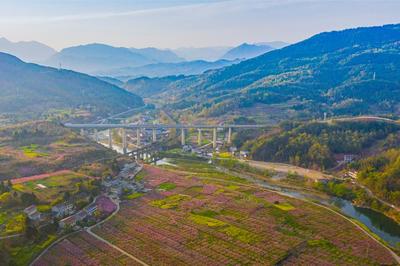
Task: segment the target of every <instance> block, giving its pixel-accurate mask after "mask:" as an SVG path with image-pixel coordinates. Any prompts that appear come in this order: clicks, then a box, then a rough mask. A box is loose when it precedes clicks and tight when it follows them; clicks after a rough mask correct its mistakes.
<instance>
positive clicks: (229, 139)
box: [228, 127, 232, 145]
mask: <svg viewBox="0 0 400 266" xmlns="http://www.w3.org/2000/svg"><path fill="white" fill-rule="evenodd" d="M231 143H232V128H231V127H230V128H228V144H229V145H230V144H231Z"/></svg>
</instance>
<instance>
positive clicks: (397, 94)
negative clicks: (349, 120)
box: [156, 24, 400, 119]
mask: <svg viewBox="0 0 400 266" xmlns="http://www.w3.org/2000/svg"><path fill="white" fill-rule="evenodd" d="M183 83H184V84H185V86H182V85H181V84H183ZM168 88H170V89H169V90H168V91H164V92H162V95H157V96H156V97H158V98H162V99H164V101H165V102H166V103H168V104H167V106H168V105H170V106H171V107H174V108H176V107H177V106H180V107H181V111H182V112H183V113H185V112H187V111H188V110H190V111H192V112H195V113H197V114H199V115H203V116H221V115H223V114H228V113H230V112H233V111H235V113H238V112H239V113H240V110H245V109H246V110H248V109H249V108H253V107H254V108H255V107H257V108H256V109H254V110H253V111H252V112H250V111H249V114H251V115H255V113H254V112H255V111H257V112H259V113H261V114H264V115H260V119H261V118H265V117H266V115H270V114H271V109H269V108H271V107H272V106H279V108H281V109H280V110H279V111H278V112H277V113H278V114H282V113H285V112H287V113H290V114H292V115H295V116H297V117H299V118H301V117H310V116H311V117H322V115H323V112H328V114H329V115H346V114H366V113H373V114H385V113H389V114H400V108H399V104H400V24H398V25H386V26H381V27H368V28H357V29H349V30H344V31H335V32H326V33H321V34H318V35H315V36H313V37H311V38H310V39H307V40H305V41H302V42H299V43H297V44H294V45H290V46H287V47H284V48H282V49H280V50H274V51H271V52H268V53H266V54H263V55H261V56H258V57H256V58H253V59H250V60H247V61H243V62H241V63H239V64H235V65H232V66H229V67H225V68H222V69H218V70H213V71H208V72H207V73H205V74H202V75H199V76H197V77H195V78H193V77H190V81H188V80H185V79H184V80H179V81H175V82H174V83H173V84H168ZM172 96H173V97H172ZM268 110H269V111H268Z"/></svg>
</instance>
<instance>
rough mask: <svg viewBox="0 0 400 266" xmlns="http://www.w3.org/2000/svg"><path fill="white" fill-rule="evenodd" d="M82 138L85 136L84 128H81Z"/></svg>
mask: <svg viewBox="0 0 400 266" xmlns="http://www.w3.org/2000/svg"><path fill="white" fill-rule="evenodd" d="M81 136H82V137H83V136H85V130H84V129H83V128H81Z"/></svg>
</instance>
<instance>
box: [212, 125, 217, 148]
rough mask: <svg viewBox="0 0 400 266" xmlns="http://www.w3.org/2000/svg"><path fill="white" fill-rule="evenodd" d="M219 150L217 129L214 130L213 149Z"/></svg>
mask: <svg viewBox="0 0 400 266" xmlns="http://www.w3.org/2000/svg"><path fill="white" fill-rule="evenodd" d="M215 148H217V128H216V127H214V128H213V149H215Z"/></svg>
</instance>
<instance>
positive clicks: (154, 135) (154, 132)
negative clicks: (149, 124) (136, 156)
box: [153, 128, 157, 142]
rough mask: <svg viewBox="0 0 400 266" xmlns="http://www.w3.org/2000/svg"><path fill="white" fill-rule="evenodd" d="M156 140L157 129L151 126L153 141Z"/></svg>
mask: <svg viewBox="0 0 400 266" xmlns="http://www.w3.org/2000/svg"><path fill="white" fill-rule="evenodd" d="M156 141H157V131H156V129H155V128H153V142H156Z"/></svg>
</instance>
